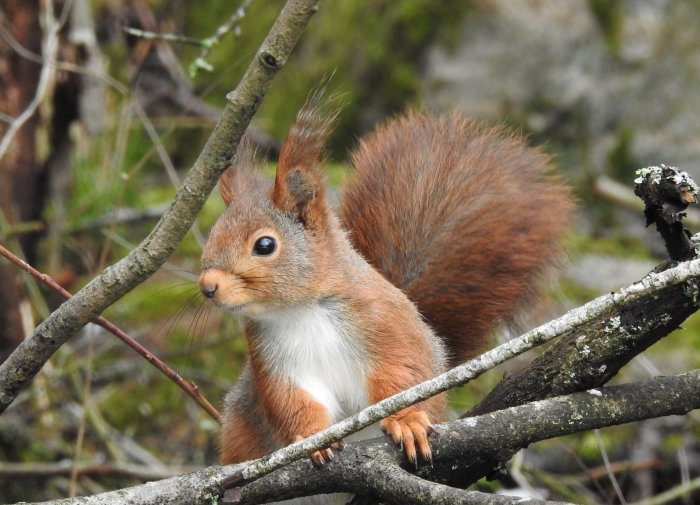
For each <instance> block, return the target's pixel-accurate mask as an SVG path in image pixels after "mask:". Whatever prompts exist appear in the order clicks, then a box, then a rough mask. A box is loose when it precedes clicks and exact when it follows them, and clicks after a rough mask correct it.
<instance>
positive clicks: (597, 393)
mask: <svg viewBox="0 0 700 505" xmlns="http://www.w3.org/2000/svg"><path fill="white" fill-rule="evenodd" d="M586 392H587V393H588V394H591V395H593V396H603V393H602V392H600V391H599V390H597V389H589V390H588V391H586Z"/></svg>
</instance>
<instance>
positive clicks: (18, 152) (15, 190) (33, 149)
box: [0, 0, 42, 362]
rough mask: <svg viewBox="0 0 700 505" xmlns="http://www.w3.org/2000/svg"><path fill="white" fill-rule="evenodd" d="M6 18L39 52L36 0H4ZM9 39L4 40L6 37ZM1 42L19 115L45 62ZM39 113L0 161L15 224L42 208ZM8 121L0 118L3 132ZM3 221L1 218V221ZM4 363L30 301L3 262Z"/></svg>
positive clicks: (6, 99)
mask: <svg viewBox="0 0 700 505" xmlns="http://www.w3.org/2000/svg"><path fill="white" fill-rule="evenodd" d="M0 5H1V6H2V12H3V13H4V15H3V16H2V18H3V19H2V22H3V24H5V26H6V27H7V29H8V31H9V32H10V33H11V35H12V37H13V38H14V39H15V40H16V41H17V43H18V44H20V45H21V46H22V47H24V48H25V49H26V50H28V51H31V52H32V53H34V54H41V27H40V26H39V1H38V0H2V1H1V2H0ZM4 42H5V41H4ZM4 42H3V44H2V45H0V47H2V48H3V50H2V51H0V111H2V112H3V113H4V114H6V115H7V116H9V117H10V118H16V117H17V116H19V115H20V114H21V113H22V111H23V110H24V109H25V108H26V107H27V105H28V104H29V103H30V102H31V101H32V98H33V97H34V94H35V92H36V87H37V83H38V80H39V73H40V71H41V65H40V64H39V63H37V62H35V61H30V60H29V59H27V58H25V57H23V56H21V55H20V54H18V52H17V51H15V50H14V49H11V48H10V47H9V46H8V45H7V44H6V43H4ZM38 124H39V118H38V117H37V116H36V115H34V117H32V118H30V119H29V120H28V121H27V122H26V123H25V124H24V126H23V127H22V128H21V129H19V131H18V132H17V134H16V135H15V136H14V138H13V141H12V143H11V145H10V147H9V149H8V151H7V153H6V154H5V156H4V157H3V158H2V159H1V160H0V210H2V214H3V215H4V218H5V221H6V222H7V223H8V224H9V227H10V228H12V226H13V225H15V224H18V223H22V222H27V221H34V220H37V219H38V218H39V215H40V212H41V200H42V198H41V192H42V167H41V164H40V163H39V160H38V156H37V139H36V131H37V127H38ZM7 128H8V124H7V123H6V122H2V123H0V134H2V135H4V134H5V132H6V131H7ZM0 224H2V221H0ZM7 233H8V230H3V229H2V227H0V239H2V240H3V241H7V239H8V236H7ZM36 240H37V237H36V236H35V235H31V234H25V235H21V236H19V243H20V245H21V247H22V250H23V252H24V255H25V257H26V259H27V260H28V261H29V262H30V263H34V262H35V259H36ZM0 286H2V289H0V362H1V361H4V359H5V358H6V357H7V355H8V354H9V353H10V352H11V351H12V349H14V347H15V346H16V345H17V344H18V343H19V342H20V341H21V340H22V339H23V338H24V333H25V332H24V329H23V327H22V317H21V311H20V307H21V306H22V304H24V303H26V302H25V299H26V292H25V290H24V288H23V286H22V281H21V277H20V273H19V271H18V270H17V269H16V268H15V267H14V266H12V265H9V264H5V263H2V264H0Z"/></svg>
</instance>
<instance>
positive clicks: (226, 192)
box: [219, 133, 260, 206]
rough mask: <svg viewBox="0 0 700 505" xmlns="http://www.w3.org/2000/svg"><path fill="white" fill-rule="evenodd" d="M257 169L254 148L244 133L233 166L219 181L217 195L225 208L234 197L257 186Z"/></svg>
mask: <svg viewBox="0 0 700 505" xmlns="http://www.w3.org/2000/svg"><path fill="white" fill-rule="evenodd" d="M257 168H258V167H257V163H256V161H255V148H254V147H253V143H252V141H251V140H250V137H249V136H248V134H247V133H246V134H245V135H243V138H242V139H241V142H240V144H238V150H237V151H236V157H235V159H234V164H233V165H231V166H230V167H228V168H227V169H226V170H225V171H224V173H223V174H221V178H220V179H219V193H220V194H221V198H223V200H224V203H225V204H226V206H228V205H230V204H231V202H232V201H233V199H234V198H235V197H236V195H239V194H241V192H243V191H250V190H254V189H255V187H256V186H259V184H258V183H259V180H260V178H259V177H257V175H256V172H257V170H256V169H257Z"/></svg>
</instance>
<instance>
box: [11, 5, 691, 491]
mask: <svg viewBox="0 0 700 505" xmlns="http://www.w3.org/2000/svg"><path fill="white" fill-rule="evenodd" d="M282 4H283V2H281V1H280V0H274V1H273V0H267V1H262V0H241V1H240V3H239V2H238V1H237V2H217V1H214V0H200V1H198V2H186V1H184V0H153V1H146V0H123V1H120V0H90V1H88V0H72V1H68V0H64V1H53V2H52V1H49V0H43V1H41V2H40V1H39V0H2V1H0V35H1V37H0V136H1V137H2V139H3V140H1V141H0V142H2V143H1V144H0V210H1V211H2V212H1V213H0V243H2V244H3V245H5V246H6V247H8V248H9V249H11V250H12V251H13V252H14V253H15V254H17V255H18V256H21V257H23V258H25V259H26V260H27V261H28V262H29V263H30V264H32V265H34V266H36V267H37V268H39V269H40V270H42V271H44V272H46V273H48V274H50V275H51V276H53V277H54V278H55V279H56V280H57V281H58V282H59V283H60V284H61V285H63V286H64V287H66V288H67V289H69V290H71V291H77V290H78V289H79V288H80V287H81V286H82V285H83V284H85V283H86V282H87V281H89V280H90V279H91V278H92V277H93V276H94V275H95V274H96V273H98V272H100V271H101V270H102V269H103V268H104V267H105V266H107V265H109V264H111V263H113V262H114V261H116V260H118V259H119V258H121V257H123V256H124V255H125V254H127V253H128V252H129V251H130V250H131V249H132V248H133V247H134V246H135V245H136V244H138V243H139V242H140V241H141V240H142V239H143V238H144V237H145V236H146V235H147V234H148V232H149V231H150V230H151V228H152V227H153V225H154V224H155V222H156V220H157V218H158V217H159V216H160V214H161V213H162V212H163V211H164V209H165V208H167V205H168V203H169V202H170V200H171V199H172V198H173V196H174V194H175V191H176V189H177V187H178V186H179V180H180V179H181V178H182V177H183V176H184V174H185V172H186V171H187V169H188V168H189V167H190V166H191V165H192V163H193V161H194V160H195V158H196V157H197V155H198V153H199V152H200V150H201V149H202V147H203V145H204V143H205V141H206V139H207V137H208V135H209V132H210V131H211V129H212V127H213V126H214V124H215V122H216V120H217V118H218V115H219V111H220V108H221V107H223V105H224V103H225V95H226V93H227V92H229V91H230V90H231V89H233V88H234V87H235V85H236V83H237V82H238V79H239V78H240V77H241V76H242V74H243V72H244V71H245V69H246V67H247V65H248V64H249V62H250V61H251V59H252V58H253V57H254V54H255V52H256V50H257V48H258V46H259V44H260V42H261V41H262V39H263V38H264V36H265V34H266V33H267V30H268V29H269V27H270V26H271V24H272V22H273V21H274V19H275V17H276V16H277V14H278V12H279V10H280V8H281V6H282ZM222 23H224V24H223V25H222ZM219 26H224V27H225V29H224V30H223V34H222V35H221V37H220V39H219V38H218V36H216V35H215V34H216V33H217V28H218V27H219ZM125 27H131V28H135V29H138V30H142V31H148V32H157V33H161V34H166V33H167V34H175V35H177V36H178V37H179V38H180V39H182V38H188V39H194V40H187V41H167V40H161V39H157V40H150V39H148V38H144V37H143V36H137V35H133V34H128V33H127V32H126V31H125V30H124V28H125ZM211 37H216V43H215V44H214V46H213V47H212V48H211V50H203V49H202V48H201V47H199V46H197V45H196V44H194V43H193V42H195V41H200V42H201V41H203V40H207V39H210V38H211ZM210 41H211V39H210ZM51 62H58V63H55V64H52V63H51ZM331 74H333V77H332V79H331V81H330V86H329V89H330V93H331V94H336V95H338V96H340V100H341V102H342V103H343V104H344V107H343V110H342V113H341V114H340V117H339V121H338V125H337V128H336V130H335V133H334V134H333V137H332V139H331V142H330V145H329V148H328V152H329V157H330V163H329V174H330V177H329V179H330V182H331V184H332V185H334V186H337V185H338V184H340V183H341V181H342V179H343V178H344V177H345V176H346V173H347V166H346V161H347V153H348V151H349V150H350V149H352V147H353V145H354V144H355V142H356V139H357V138H358V137H360V136H361V135H362V134H363V133H365V132H367V131H368V130H370V129H372V128H373V127H374V126H375V125H376V124H377V123H378V122H380V121H382V120H383V119H385V118H387V117H388V116H391V115H392V114H396V113H398V112H400V111H402V110H404V109H405V108H406V107H419V108H428V109H432V110H435V111H438V112H440V111H447V110H452V109H458V110H460V111H462V112H463V113H465V114H467V115H470V116H476V117H479V118H483V119H486V120H488V121H491V122H494V123H505V124H507V125H508V126H509V127H511V128H513V129H515V130H517V131H520V132H523V133H524V134H526V135H527V136H528V137H529V139H530V141H531V142H532V143H533V144H538V145H539V144H544V145H545V147H546V150H547V151H548V152H550V153H551V154H552V155H554V159H555V163H556V164H557V165H558V167H559V168H560V169H561V171H562V172H563V173H564V175H565V177H566V179H567V180H568V181H569V182H570V183H571V184H572V185H573V186H574V187H575V188H576V193H577V197H578V198H579V201H580V212H579V215H578V217H577V220H576V221H575V222H572V226H571V233H570V234H569V236H568V237H567V239H566V243H565V248H566V257H565V258H564V260H563V261H562V269H561V272H559V273H558V275H556V276H555V281H556V282H554V284H553V286H550V285H548V286H547V289H546V295H545V296H544V298H543V302H542V303H540V304H538V305H537V306H536V307H532V310H531V313H530V314H528V317H527V321H528V323H526V324H529V325H532V324H535V323H540V322H544V321H546V320H548V319H550V318H552V317H554V316H556V315H560V314H562V313H564V312H565V311H566V310H568V309H570V308H573V307H576V306H578V305H580V304H582V303H584V302H586V301H588V300H590V299H592V298H593V297H595V296H598V295H599V294H602V293H606V292H609V291H611V290H615V289H617V288H620V287H622V286H625V285H627V284H629V283H631V282H633V281H635V280H637V279H639V278H641V277H642V276H643V275H645V274H646V273H647V272H648V271H649V270H651V269H652V268H653V267H654V266H655V265H656V264H658V263H660V262H661V261H662V260H663V259H664V258H665V257H666V254H665V250H664V248H663V244H662V242H661V241H660V238H659V237H657V236H656V234H655V232H654V231H653V230H652V229H646V228H645V223H644V217H643V215H642V213H641V202H638V201H637V199H636V197H634V195H633V193H632V188H633V180H634V178H635V177H636V175H635V171H636V170H638V169H640V168H642V167H646V166H650V165H659V164H661V163H664V164H667V165H673V166H678V167H679V168H681V169H683V170H686V171H688V172H689V173H690V174H691V175H692V176H693V177H695V179H696V181H698V180H700V178H699V177H700V170H699V169H698V159H700V156H699V154H700V119H698V118H700V91H699V90H700V86H699V84H700V2H696V1H691V2H680V1H672V0H627V1H625V0H588V1H577V0H547V1H543V0H521V1H519V2H511V1H509V0H473V1H468V0H442V1H440V2H435V1H429V0H373V1H360V0H358V1H347V2H331V1H322V2H321V6H320V10H319V12H318V13H317V14H316V16H315V17H314V18H313V19H312V21H311V23H310V25H309V27H308V28H307V30H306V32H305V34H304V36H303V38H302V40H301V42H300V44H299V46H298V47H297V49H296V50H295V53H294V55H293V57H292V59H291V60H290V61H289V62H288V63H287V65H286V67H285V68H284V69H283V71H282V72H281V73H280V75H279V76H278V77H277V78H276V79H275V81H274V83H273V86H272V89H271V91H270V93H269V95H268V97H267V98H266V99H265V102H264V103H263V105H262V107H261V109H260V111H259V113H258V114H257V116H256V117H255V119H254V121H253V124H252V129H253V132H254V138H255V140H256V142H257V143H258V145H259V150H260V152H264V153H267V155H268V157H269V159H270V161H271V162H272V161H273V160H274V157H275V153H276V149H277V148H278V147H279V144H280V142H281V141H282V140H283V139H284V135H285V134H286V131H287V128H288V126H289V124H290V123H291V122H292V120H293V118H294V116H295V114H296V111H297V110H298V108H299V106H300V105H301V104H302V103H303V102H304V100H305V99H306V97H307V95H308V94H309V92H310V91H311V90H313V89H314V88H315V87H316V86H318V85H319V83H320V82H322V81H323V80H324V79H326V78H327V77H328V76H329V75H331ZM25 111H27V112H26V113H25V114H24V115H25V116H26V118H25V117H22V116H23V112H25ZM24 119H26V121H24V122H23V123H22V127H21V128H17V127H18V126H19V121H20V120H24ZM270 167H272V164H270ZM270 170H271V171H272V168H270ZM271 173H272V172H271ZM522 197H523V198H528V195H527V194H523V195H522ZM222 210H223V204H222V203H221V202H220V199H219V197H218V195H217V194H213V195H212V197H211V198H210V200H209V202H208V203H207V205H206V207H205V209H204V211H203V212H202V214H201V216H200V218H199V220H198V222H197V223H196V224H195V225H194V227H193V229H192V230H191V232H190V233H189V234H188V236H187V238H186V240H185V241H184V242H183V243H182V245H181V246H180V248H179V249H178V251H177V253H176V254H175V255H173V256H172V257H171V258H170V260H169V261H168V263H167V264H166V265H165V266H164V267H163V269H162V270H161V271H160V272H159V273H158V274H156V275H155V276H154V277H153V278H151V279H150V280H148V281H147V282H146V283H144V284H143V285H141V286H140V287H138V288H137V289H136V290H134V291H133V292H132V293H130V294H128V295H127V296H126V297H125V298H124V299H122V300H120V301H119V302H118V303H116V304H115V305H114V306H113V307H111V308H110V309H109V310H107V311H106V313H105V314H104V315H105V316H106V317H107V318H108V319H110V320H112V321H113V322H115V323H116V324H118V325H119V326H121V327H122V328H123V329H125V330H126V331H127V332H128V333H129V334H130V335H131V336H132V337H134V338H135V339H137V340H138V341H139V342H141V343H143V344H144V345H145V346H146V347H148V348H149V349H151V350H152V351H153V352H154V353H155V354H157V355H158V356H160V357H161V358H162V359H164V360H165V361H166V362H168V363H169V364H170V365H171V366H172V367H174V368H175V369H176V370H177V371H178V372H179V373H180V374H181V375H182V376H183V377H184V378H185V379H187V380H189V381H193V382H194V383H196V384H197V385H198V386H199V388H200V389H201V390H202V392H203V393H204V394H205V395H206V396H207V398H209V400H210V401H211V402H212V403H214V404H215V405H219V401H220V398H221V397H222V396H223V394H224V392H225V391H226V389H227V387H228V386H229V385H230V384H231V383H232V382H233V381H234V380H235V378H236V376H237V374H238V373H239V371H240V365H241V362H242V360H243V357H244V355H245V343H244V342H243V339H242V338H241V337H240V335H239V331H238V328H237V325H236V323H235V321H233V320H232V319H231V318H228V317H224V316H223V315H222V314H220V313H218V312H217V311H216V310H214V309H213V308H212V307H210V306H209V305H206V304H204V303H203V300H201V299H200V296H199V293H198V290H197V286H196V279H197V275H198V268H199V254H200V251H201V247H202V244H203V242H204V240H205V238H206V234H207V230H208V229H209V227H210V226H211V225H212V223H213V222H214V220H215V219H216V217H217V216H218V214H219V213H220V212H221V211H222ZM688 227H689V228H690V229H691V231H692V232H697V231H698V230H700V219H699V218H698V217H697V215H696V214H694V213H690V215H689V220H688ZM0 285H1V286H2V287H3V288H2V290H0V359H4V358H5V357H6V356H7V355H8V354H9V353H10V352H11V351H12V349H13V348H14V346H15V345H16V344H17V342H19V341H20V340H21V339H22V338H23V337H24V335H26V334H27V333H29V332H30V331H31V330H32V329H33V328H34V327H35V326H36V324H38V322H39V321H41V320H42V319H43V318H44V317H46V316H47V315H48V314H49V313H50V311H51V310H52V309H53V308H55V307H56V306H57V305H58V304H60V301H61V299H60V297H59V296H58V295H56V294H55V293H52V292H50V291H48V290H47V289H45V288H44V287H43V286H39V285H38V284H37V283H36V281H34V280H33V279H32V278H30V277H29V276H27V275H26V274H24V273H21V272H20V271H19V270H18V269H17V268H16V267H14V266H13V265H11V264H10V263H8V262H7V261H4V260H0ZM699 329H700V321H699V320H698V318H691V320H689V321H687V322H686V325H685V326H684V328H683V329H680V330H679V331H677V332H675V333H674V334H672V335H671V336H669V337H668V338H666V339H664V340H663V341H662V342H660V343H659V344H657V345H656V346H654V347H653V348H652V349H650V350H649V351H647V352H646V353H645V354H644V355H643V356H640V357H638V358H636V359H635V360H633V362H632V363H630V365H629V366H627V367H625V368H624V369H623V371H622V372H621V374H620V376H619V377H618V379H617V380H619V381H622V382H627V381H630V380H634V379H639V378H643V377H648V376H652V375H659V374H671V373H676V372H679V371H682V370H687V369H692V368H697V367H698V366H699V365H700V338H699V337H698V331H699ZM503 333H504V334H503V335H499V336H496V337H495V340H496V339H498V338H506V337H507V334H506V332H503ZM531 357H532V356H531V355H530V356H529V358H528V357H525V358H521V359H519V360H517V361H516V362H514V363H509V364H506V365H505V367H503V368H500V369H498V370H495V371H493V372H490V373H489V374H486V376H484V377H482V378H480V379H479V380H478V381H475V382H474V383H473V384H470V385H468V386H467V387H465V388H462V389H461V390H460V391H457V392H455V393H454V394H453V408H454V410H455V412H456V413H460V412H463V411H465V410H467V408H468V407H469V406H470V405H472V404H473V403H474V402H475V401H477V400H478V399H479V398H480V397H482V396H483V395H484V394H485V393H486V392H487V391H488V390H489V389H490V388H491V387H492V386H493V385H494V384H495V383H496V382H497V381H498V379H499V378H500V376H501V375H502V374H503V373H504V371H505V370H506V369H508V368H518V367H521V366H523V365H524V364H526V363H527V361H528V359H530V358H531ZM699 421H700V417H698V415H697V414H693V415H689V416H686V417H678V418H666V419H660V420H653V421H648V422H644V423H639V424H636V425H633V426H624V427H619V428H608V429H604V430H601V431H600V433H599V436H596V434H594V433H584V434H581V435H576V436H571V437H566V438H564V439H559V440H554V441H549V442H544V443H540V444H536V445H534V446H533V447H531V448H529V449H528V450H527V451H523V452H522V453H520V454H519V455H518V456H517V457H516V458H515V459H514V461H513V462H512V464H511V472H510V474H509V475H508V476H506V477H504V478H503V479H502V480H501V481H496V482H486V481H484V482H483V483H480V485H481V486H482V487H483V488H484V489H488V490H506V489H515V488H517V489H525V490H528V491H529V492H533V491H534V492H538V493H540V496H541V497H546V498H550V499H562V500H569V501H573V502H576V503H591V504H594V503H619V502H620V499H619V498H618V496H617V494H616V493H615V491H614V489H613V486H612V485H611V483H610V475H611V473H612V474H614V475H615V477H616V479H617V481H618V482H619V484H620V487H621V489H622V491H623V494H624V495H625V497H626V499H627V501H628V502H639V501H640V500H643V499H648V498H650V497H653V496H658V495H659V494H660V493H662V492H665V491H668V490H676V491H678V490H679V489H681V490H682V489H684V486H685V489H696V491H694V492H692V491H688V492H686V493H685V494H683V493H677V494H676V495H674V496H671V497H670V498H665V499H663V500H662V501H660V502H658V503H688V504H689V503H694V501H693V500H694V499H695V500H697V499H698V498H700V496H699V495H698V491H697V489H698V487H700V482H698V476H700V444H698V434H700V425H699ZM216 432H217V425H216V422H215V421H214V420H212V419H211V418H210V417H209V416H208V415H207V414H206V413H205V412H204V411H203V410H202V409H201V408H200V407H199V406H197V405H196V404H195V403H194V402H193V401H192V400H191V399H190V398H189V397H187V396H186V395H185V394H184V393H183V392H182V391H181V390H180V389H178V388H177V387H176V386H174V385H173V384H172V383H171V382H170V381H169V380H168V379H166V378H165V377H164V376H163V375H161V374H160V373H159V372H157V371H156V370H155V369H154V368H153V367H152V366H151V365H149V364H148V363H147V362H146V361H145V360H144V359H142V358H140V357H139V356H137V355H136V354H135V353H134V352H133V351H131V350H130V349H128V348H127V347H125V346H124V345H123V344H122V343H121V342H120V341H119V340H117V339H116V338H114V337H113V336H112V335H110V334H108V333H106V332H105V331H104V330H102V329H101V328H98V327H94V326H88V327H86V328H85V329H84V330H83V331H82V332H80V334H78V335H76V336H75V337H74V338H73V339H72V340H71V341H70V342H69V344H68V345H66V346H64V347H63V348H62V349H61V350H60V351H59V352H58V353H56V355H55V356H54V357H53V358H52V359H51V361H50V362H49V363H48V364H47V365H46V366H45V367H44V369H43V370H42V372H41V373H40V374H39V375H38V376H37V377H36V378H35V380H34V381H33V383H32V386H31V388H29V389H27V390H26V391H24V392H23V393H22V394H21V395H20V397H19V398H17V400H16V401H15V402H14V404H13V405H12V407H11V408H10V409H8V411H7V412H6V413H5V414H4V415H3V416H1V417H0V501H2V502H14V501H19V500H25V501H35V500H41V499H50V498H61V497H65V496H69V495H73V494H78V495H81V494H92V493H96V492H99V491H103V490H110V489H116V488H119V487H124V486H127V485H133V484H136V483H139V482H142V481H144V480H147V479H152V478H159V477H164V476H168V475H174V474H178V473H182V472H185V471H188V470H190V469H193V468H199V467H202V466H204V465H210V464H213V463H215V462H216ZM603 450H604V451H605V454H607V455H608V457H609V458H610V459H611V460H612V468H611V469H610V468H608V469H606V468H605V466H604V456H603ZM641 503H651V502H641Z"/></svg>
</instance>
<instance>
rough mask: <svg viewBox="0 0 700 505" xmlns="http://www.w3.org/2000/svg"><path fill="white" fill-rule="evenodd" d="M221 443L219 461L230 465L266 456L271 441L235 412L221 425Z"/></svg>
mask: <svg viewBox="0 0 700 505" xmlns="http://www.w3.org/2000/svg"><path fill="white" fill-rule="evenodd" d="M220 445H221V447H220V450H219V461H220V462H221V464H222V465H230V464H232V463H240V462H241V461H247V460H250V459H255V458H259V457H261V456H264V455H265V453H266V448H267V447H268V445H269V443H268V442H267V441H266V440H265V439H264V438H263V437H262V436H261V434H260V432H259V431H258V430H256V429H255V428H254V427H253V426H251V425H250V423H248V422H247V421H246V420H245V419H243V417H241V416H240V415H238V414H236V413H234V414H232V415H231V416H228V417H227V418H226V419H225V421H224V423H223V424H222V426H221V444H220Z"/></svg>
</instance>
